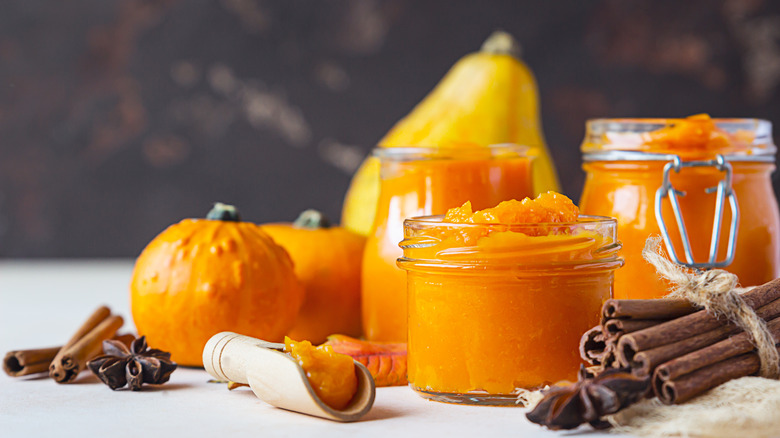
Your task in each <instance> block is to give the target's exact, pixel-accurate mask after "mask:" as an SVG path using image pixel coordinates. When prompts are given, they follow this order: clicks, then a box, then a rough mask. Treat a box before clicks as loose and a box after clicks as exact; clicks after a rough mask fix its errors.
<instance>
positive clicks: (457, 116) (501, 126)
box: [341, 32, 560, 235]
mask: <svg viewBox="0 0 780 438" xmlns="http://www.w3.org/2000/svg"><path fill="white" fill-rule="evenodd" d="M518 51H519V49H518V45H517V43H516V42H515V40H514V39H513V38H512V36H511V35H509V34H508V33H506V32H495V33H494V34H493V35H491V36H490V38H488V39H487V41H485V43H484V44H483V45H482V49H481V50H480V51H479V52H476V53H472V54H469V55H466V56H465V57H463V58H462V59H460V60H459V61H458V62H457V63H456V64H455V65H454V66H453V67H452V69H450V71H449V72H448V73H447V75H445V76H444V78H443V79H442V80H441V82H439V84H438V85H437V86H436V88H434V89H433V91H431V93H430V94H428V96H426V97H425V99H423V101H422V102H420V103H419V104H418V105H417V106H416V107H415V108H414V109H413V110H412V112H411V113H409V114H408V115H407V116H406V117H404V118H403V119H401V120H400V121H399V122H398V123H396V125H395V126H394V127H393V128H392V129H391V130H390V132H388V133H387V135H385V137H384V138H383V139H382V140H380V141H379V147H403V146H434V147H435V146H444V147H456V146H459V145H469V146H473V145H481V146H489V145H492V144H499V143H516V144H520V145H525V146H529V147H530V148H531V149H532V151H533V152H532V153H533V155H534V157H535V158H534V165H533V180H534V191H535V192H536V193H543V192H547V191H549V190H553V191H560V187H559V184H558V177H557V175H556V173H555V167H554V166H553V163H552V160H551V159H550V155H549V152H548V150H547V146H546V145H545V142H544V137H543V135H542V130H541V126H540V123H539V103H538V96H537V89H536V81H535V80H534V77H533V74H532V73H531V71H530V70H529V69H528V67H526V66H525V64H524V63H523V62H522V61H521V60H520V59H518V58H517V53H518ZM378 198H379V160H378V159H376V158H372V157H369V158H367V159H366V160H365V161H364V162H363V164H362V165H361V166H360V168H359V169H358V171H357V173H356V174H355V176H354V177H353V178H352V182H351V183H350V186H349V190H348V191H347V196H346V199H345V200H344V207H343V210H342V216H341V225H342V226H343V227H345V228H347V229H349V230H352V231H355V232H357V233H360V234H363V235H367V234H368V233H369V232H370V230H371V226H372V224H373V221H374V215H375V213H376V204H377V200H378ZM453 207H455V206H453Z"/></svg>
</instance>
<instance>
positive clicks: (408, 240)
mask: <svg viewBox="0 0 780 438" xmlns="http://www.w3.org/2000/svg"><path fill="white" fill-rule="evenodd" d="M443 218H444V216H442V215H436V216H420V217H415V218H409V219H406V220H405V221H404V240H403V241H402V242H401V243H399V246H400V247H401V248H402V249H403V255H402V257H400V258H399V259H398V260H397V265H398V266H399V267H401V268H402V269H405V270H416V269H422V270H426V271H432V270H436V271H442V272H461V273H465V272H472V273H473V272H482V273H489V272H493V273H500V272H505V271H507V270H508V271H512V272H515V273H517V272H519V271H522V272H549V273H552V272H553V271H552V270H556V271H555V272H559V271H557V270H558V269H563V270H571V269H576V270H577V271H578V272H584V271H586V270H587V271H590V270H604V269H606V270H612V269H617V268H618V267H620V266H622V264H623V259H622V258H621V257H620V255H619V251H620V249H621V248H622V243H620V241H619V240H618V239H617V234H616V233H617V219H615V218H611V217H605V216H590V215H580V216H579V219H580V220H578V221H577V222H550V223H537V224H471V223H448V222H443V221H442V219H443ZM542 227H546V230H545V231H553V230H556V229H557V230H561V229H569V230H570V231H571V233H572V234H569V236H571V237H573V238H575V239H576V238H578V236H580V234H579V233H578V231H586V232H596V233H598V234H599V235H601V236H602V237H603V238H604V241H603V242H602V243H600V244H599V245H598V246H597V247H594V248H592V252H591V253H590V254H591V256H592V258H585V259H582V260H572V259H569V258H568V257H564V258H561V259H550V260H542V259H533V260H530V259H529V260H525V261H519V260H517V259H515V258H505V256H506V254H507V253H506V252H504V251H503V250H502V251H500V252H499V254H501V255H500V256H499V258H496V259H493V258H490V257H489V258H483V257H481V256H479V255H478V254H479V251H478V248H479V246H478V244H477V243H475V242H470V243H467V242H465V241H464V242H463V246H462V247H458V246H456V247H447V248H446V249H444V250H443V251H441V252H439V251H436V255H435V256H434V257H431V255H430V254H428V255H425V256H423V257H420V256H421V255H422V254H419V253H418V251H421V250H422V251H425V250H427V249H429V248H436V247H437V245H439V244H440V243H441V239H439V238H438V237H432V236H428V235H426V234H425V232H426V231H429V230H431V231H437V230H438V229H447V230H448V231H453V230H454V231H455V232H456V233H457V232H458V231H467V230H475V229H479V230H480V231H486V230H487V231H488V232H489V233H493V232H497V233H504V232H517V233H522V234H526V235H528V236H530V237H534V236H539V237H543V235H537V234H535V233H534V230H535V229H539V228H542ZM419 233H422V234H419ZM567 234H568V233H567ZM551 235H556V236H557V235H558V234H551ZM530 243H531V245H530V246H526V245H525V244H520V246H514V244H512V245H510V246H507V247H506V248H505V249H508V250H510V251H515V250H519V251H523V250H524V249H530V248H538V246H537V245H536V244H534V243H533V242H530ZM582 243H585V242H579V243H577V245H579V244H582ZM557 244H560V245H564V246H565V247H566V248H568V250H571V249H572V248H574V247H572V246H570V245H572V243H571V241H566V240H561V241H558V242H557V243H554V244H553V246H546V247H545V250H546V251H549V250H555V249H556V248H557V247H556V246H555V245H557ZM580 249H583V248H580ZM561 250H563V248H561ZM589 251H590V250H589ZM464 269H465V271H464Z"/></svg>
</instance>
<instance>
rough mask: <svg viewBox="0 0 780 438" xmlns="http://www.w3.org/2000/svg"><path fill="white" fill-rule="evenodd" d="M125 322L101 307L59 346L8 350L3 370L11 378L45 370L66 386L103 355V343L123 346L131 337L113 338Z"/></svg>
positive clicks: (106, 308)
mask: <svg viewBox="0 0 780 438" xmlns="http://www.w3.org/2000/svg"><path fill="white" fill-rule="evenodd" d="M123 323H124V321H123V319H122V317H121V316H118V315H112V314H111V310H110V309H109V308H108V307H105V306H103V307H100V308H98V309H97V310H96V311H95V312H93V313H92V315H91V316H90V317H89V318H88V319H87V320H86V321H85V322H84V324H82V325H81V327H79V329H78V330H77V331H76V333H74V334H73V336H71V338H70V340H69V341H68V342H67V343H65V345H63V346H61V347H52V348H39V349H33V350H16V351H9V352H8V353H7V354H6V355H5V357H4V358H3V370H5V372H6V373H7V374H8V375H9V376H12V377H21V376H26V375H31V374H39V373H43V372H46V371H48V373H49V376H50V377H51V378H52V379H54V380H55V381H56V382H57V383H68V382H72V381H74V380H75V379H76V376H78V374H79V373H80V372H81V371H83V370H84V369H86V363H87V362H88V361H89V360H91V359H94V358H95V357H97V356H98V355H100V354H101V353H102V352H103V341H105V340H107V339H112V338H114V339H118V340H120V341H122V342H124V343H126V344H129V343H130V342H132V340H133V339H135V338H134V337H133V336H132V335H120V336H116V332H117V330H119V328H120V327H122V324H123Z"/></svg>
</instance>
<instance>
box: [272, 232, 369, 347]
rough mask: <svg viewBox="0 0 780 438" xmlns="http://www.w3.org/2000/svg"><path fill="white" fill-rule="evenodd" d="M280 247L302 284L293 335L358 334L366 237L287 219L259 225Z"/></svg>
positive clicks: (322, 339) (313, 338)
mask: <svg viewBox="0 0 780 438" xmlns="http://www.w3.org/2000/svg"><path fill="white" fill-rule="evenodd" d="M262 228H263V230H264V231H266V232H267V233H268V234H270V235H271V237H272V238H273V239H274V241H275V242H276V243H278V244H279V245H281V246H282V247H284V248H285V249H286V250H287V252H288V253H289V254H290V257H292V259H293V262H294V264H295V274H296V276H297V277H298V279H299V280H300V281H301V283H303V285H304V288H305V290H306V294H305V298H304V301H303V305H302V306H301V310H300V312H299V314H298V320H297V321H296V323H295V325H294V326H293V328H292V330H290V332H289V335H288V336H290V337H291V338H293V339H298V340H307V341H311V342H312V343H313V344H320V343H322V342H325V341H326V340H327V337H328V336H329V335H333V334H346V335H349V336H354V337H358V336H360V335H361V332H362V330H361V316H360V271H361V268H360V266H361V264H360V261H361V260H362V258H363V247H364V246H365V243H366V238H365V237H363V236H361V235H359V234H357V233H353V232H351V231H348V230H346V229H344V228H338V227H334V228H314V229H312V228H301V227H296V226H293V225H292V224H287V223H280V224H266V225H263V226H262Z"/></svg>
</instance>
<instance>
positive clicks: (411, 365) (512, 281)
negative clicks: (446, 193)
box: [398, 216, 622, 405]
mask: <svg viewBox="0 0 780 438" xmlns="http://www.w3.org/2000/svg"><path fill="white" fill-rule="evenodd" d="M616 233H617V224H616V222H615V220H614V219H612V218H603V217H585V216H580V218H579V220H578V221H577V222H572V223H549V224H547V223H542V224H513V225H507V224H472V223H457V224H454V223H447V222H443V221H442V217H441V216H432V217H423V218H414V219H409V220H407V221H406V222H405V223H404V237H405V238H404V240H403V242H402V244H401V246H402V247H403V257H402V258H401V259H399V260H398V265H399V266H400V267H402V268H403V269H405V270H406V271H407V275H408V282H407V284H408V293H409V304H408V305H409V341H408V358H407V370H408V378H409V384H410V386H411V387H412V389H414V390H415V391H417V392H418V393H419V394H420V395H422V396H423V397H426V398H430V399H433V400H438V401H445V402H450V403H466V404H498V405H502V404H505V405H514V404H515V403H516V400H517V390H518V389H519V388H523V389H535V388H539V387H542V386H544V385H547V384H552V383H555V382H557V381H560V380H572V381H574V380H576V375H577V370H578V368H579V366H580V363H581V359H580V357H579V350H578V345H579V341H580V337H581V336H582V333H584V332H585V331H587V330H588V329H589V328H591V327H593V326H594V325H596V324H598V323H599V318H600V315H599V311H600V309H601V306H602V304H603V303H604V301H606V300H607V299H609V298H610V297H611V293H612V284H613V278H614V271H615V270H616V269H617V268H619V267H620V266H621V264H622V260H621V259H620V258H619V257H618V252H619V249H620V242H619V241H618V240H617V234H616Z"/></svg>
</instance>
